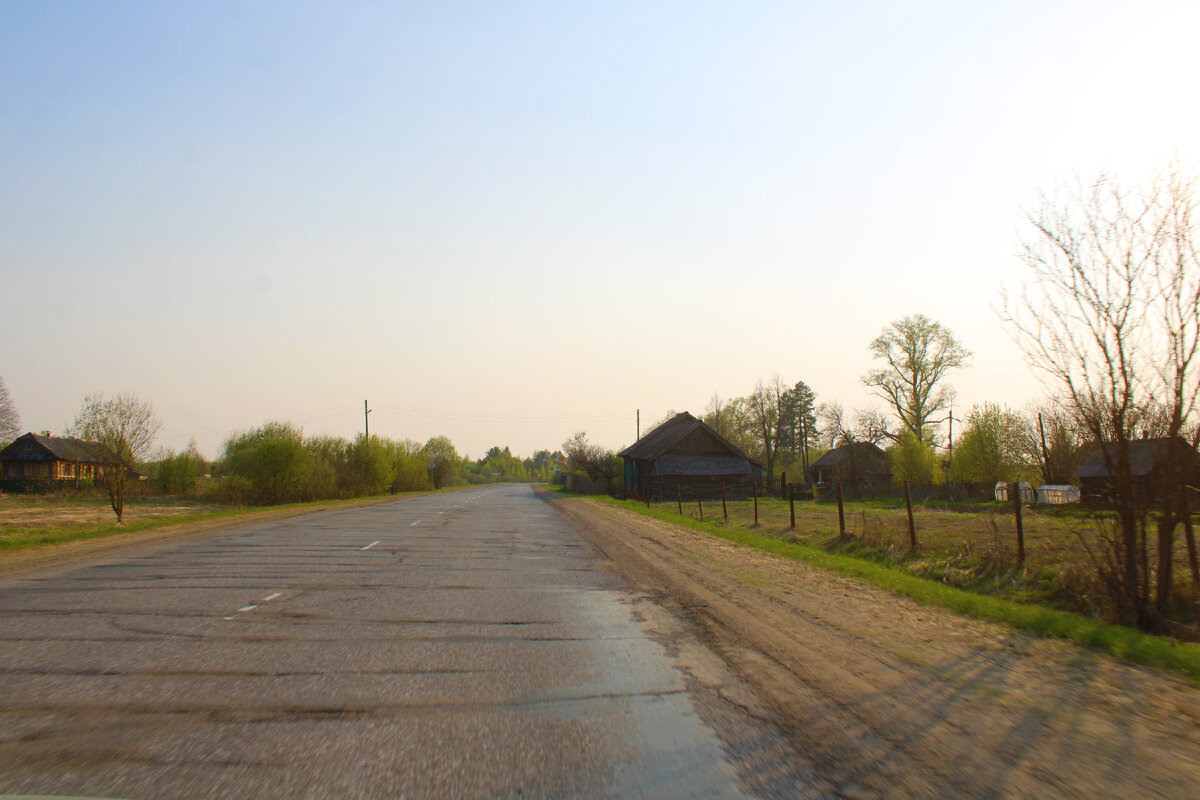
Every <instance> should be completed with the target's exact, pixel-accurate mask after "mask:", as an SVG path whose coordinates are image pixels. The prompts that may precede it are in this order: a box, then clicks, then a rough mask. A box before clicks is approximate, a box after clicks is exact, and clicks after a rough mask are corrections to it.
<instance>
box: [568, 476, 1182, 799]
mask: <svg viewBox="0 0 1200 800" xmlns="http://www.w3.org/2000/svg"><path fill="white" fill-rule="evenodd" d="M547 499H548V500H549V502H551V503H553V504H554V506H555V507H556V508H557V509H558V510H559V511H561V513H562V514H563V515H564V516H566V517H567V519H569V520H570V521H571V523H572V524H573V525H574V526H575V527H576V529H577V530H578V531H579V532H580V533H581V534H582V535H583V536H584V537H585V538H586V539H587V540H588V541H589V542H590V543H591V544H592V545H593V546H594V547H596V548H597V549H598V550H600V551H601V552H602V553H604V554H605V555H606V556H607V557H608V558H609V559H611V562H612V566H613V569H615V570H616V571H617V572H618V573H620V574H621V575H622V576H623V577H624V578H625V579H626V580H627V581H628V582H629V583H630V584H632V585H633V586H634V587H635V588H636V589H638V590H640V591H643V592H645V593H647V594H649V595H651V596H652V597H654V598H655V600H656V601H657V602H659V603H660V604H662V605H665V606H668V607H672V608H678V609H681V610H683V611H684V612H685V613H686V614H687V615H688V616H689V617H690V618H691V620H692V621H693V622H695V623H696V624H697V626H698V627H699V628H700V630H701V631H702V635H703V636H704V638H705V639H706V643H707V644H708V645H709V646H710V647H712V648H713V650H714V651H716V652H717V653H718V654H719V655H720V656H721V657H722V658H723V659H725V661H726V662H727V663H728V665H729V666H730V667H731V668H732V669H733V670H734V671H735V672H736V673H738V674H739V675H740V676H742V677H743V678H745V679H746V680H747V681H748V682H749V683H750V684H751V685H752V686H753V687H754V689H755V690H756V691H757V692H758V694H759V696H760V698H761V699H762V700H763V701H764V702H765V703H766V704H767V705H768V706H770V707H771V708H772V709H773V710H774V714H775V716H776V718H777V720H778V723H779V725H780V726H781V727H782V728H783V730H784V731H785V733H786V735H787V736H788V738H789V740H790V742H791V744H792V746H793V747H794V748H795V750H796V751H797V752H798V753H799V755H800V756H801V757H803V758H804V759H805V760H807V761H808V762H809V763H810V764H811V765H812V768H813V770H814V772H815V773H816V775H817V776H819V778H820V779H822V780H823V781H827V782H828V783H829V785H831V786H832V787H833V791H834V793H835V795H836V796H841V797H855V798H857V797H862V798H868V797H894V798H912V797H947V798H949V797H1121V798H1128V797H1162V798H1184V797H1188V798H1190V797H1196V796H1200V688H1197V687H1195V686H1193V685H1191V684H1188V683H1187V682H1185V681H1183V680H1182V679H1179V678H1176V677H1174V676H1171V675H1168V674H1164V673H1160V672H1157V671H1154V670H1150V669H1144V668H1140V667H1136V666H1131V665H1129V664H1125V663H1122V662H1119V661H1117V660H1116V659H1114V658H1111V657H1109V656H1105V655H1102V654H1099V653H1096V652H1093V651H1089V650H1085V649H1082V648H1080V647H1077V646H1075V645H1072V644H1070V643H1067V642H1062V641H1057V640H1044V639H1037V638H1034V637H1031V636H1029V635H1026V634H1023V633H1020V632H1016V631H1014V630H1012V629H1010V628H1008V627H1005V626H1003V625H998V624H994V623H988V622H981V621H979V620H973V619H969V618H966V617H961V616H958V615H957V614H954V613H952V612H949V611H945V610H943V609H938V608H932V607H928V606H923V605H921V604H919V603H917V602H915V601H913V600H909V599H907V598H903V597H897V596H895V595H892V594H890V593H888V592H884V591H881V590H879V589H875V588H873V587H870V586H866V585H864V584H861V583H858V582H856V581H854V580H852V579H849V578H843V577H841V576H838V575H834V574H831V573H828V572H824V571H822V570H819V569H815V568H813V567H809V566H808V565H805V564H800V563H797V562H794V561H790V560H787V559H782V558H778V557H776V556H772V555H769V554H767V553H763V552H761V551H758V550H755V549H753V548H749V547H741V546H738V545H735V544H732V543H730V542H726V541H724V540H721V539H717V538H715V537H711V536H707V535H705V534H703V533H699V532H697V531H693V530H690V529H686V528H680V527H676V526H674V525H670V524H667V523H663V522H659V521H657V520H652V519H648V518H646V517H642V516H639V515H637V514H633V513H631V512H628V511H625V510H623V509H617V508H613V507H611V506H604V505H602V504H599V503H595V502H591V501H587V500H576V499H560V498H549V497H548V498H547Z"/></svg>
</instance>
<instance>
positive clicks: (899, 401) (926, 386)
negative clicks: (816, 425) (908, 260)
mask: <svg viewBox="0 0 1200 800" xmlns="http://www.w3.org/2000/svg"><path fill="white" fill-rule="evenodd" d="M870 349H871V352H872V353H873V354H874V355H875V358H876V359H882V360H883V362H884V364H885V366H884V367H882V368H879V369H873V370H871V371H869V372H868V373H867V374H866V375H864V376H863V378H862V381H863V383H864V384H866V385H867V386H868V387H869V388H871V389H874V390H875V394H876V395H878V396H879V397H881V398H882V399H884V400H886V401H887V402H888V404H889V405H891V407H892V408H893V409H894V410H895V412H896V416H897V417H899V418H900V423H901V425H902V426H903V428H905V429H906V430H908V431H910V432H911V433H912V434H913V435H914V436H916V437H917V438H918V439H921V440H925V441H930V442H932V441H933V435H934V433H933V431H931V430H930V429H929V425H930V424H931V423H932V422H935V421H936V420H934V419H932V418H933V416H934V415H935V414H937V413H939V412H941V411H944V410H945V409H946V408H947V407H948V406H949V404H950V400H951V398H952V397H953V395H952V393H951V391H950V389H949V387H947V386H945V385H944V381H945V378H946V376H947V374H948V373H949V372H950V371H951V370H954V369H958V368H960V367H963V366H966V364H967V362H968V361H969V360H970V357H971V353H970V352H969V351H968V350H967V349H966V348H964V347H963V346H962V345H961V344H959V342H958V340H957V339H956V338H954V334H953V333H951V332H950V329H949V328H946V327H945V326H943V325H942V324H941V323H939V322H934V321H933V320H931V319H929V317H926V316H925V315H924V314H914V315H912V316H908V317H905V318H904V319H901V320H897V321H895V322H893V323H892V324H891V325H889V326H887V327H886V328H884V329H883V333H881V334H880V335H879V336H877V337H876V338H875V339H874V340H872V341H871V344H870Z"/></svg>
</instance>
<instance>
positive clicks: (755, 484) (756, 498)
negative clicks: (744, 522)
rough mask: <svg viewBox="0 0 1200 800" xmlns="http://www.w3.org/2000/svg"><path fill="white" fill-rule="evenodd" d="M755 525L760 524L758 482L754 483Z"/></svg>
mask: <svg viewBox="0 0 1200 800" xmlns="http://www.w3.org/2000/svg"><path fill="white" fill-rule="evenodd" d="M754 524H755V525H757V524H758V482H757V481H755V482H754Z"/></svg>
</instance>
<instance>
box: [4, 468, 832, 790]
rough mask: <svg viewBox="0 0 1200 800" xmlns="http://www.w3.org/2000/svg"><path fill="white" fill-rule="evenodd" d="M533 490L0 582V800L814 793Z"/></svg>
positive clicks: (215, 539)
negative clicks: (1, 797)
mask: <svg viewBox="0 0 1200 800" xmlns="http://www.w3.org/2000/svg"><path fill="white" fill-rule="evenodd" d="M722 669H723V668H722V666H721V662H720V660H719V659H717V658H715V657H712V656H711V654H709V653H706V652H705V650H704V648H703V646H702V645H700V644H699V643H698V641H697V640H696V639H695V638H694V637H693V636H692V633H691V632H690V631H689V630H688V629H687V622H686V621H685V620H681V619H679V618H676V617H673V616H672V615H671V614H670V613H669V612H666V611H664V610H663V609H662V608H660V607H658V606H656V605H654V604H653V603H652V602H650V601H649V600H648V598H647V597H645V596H642V595H638V594H637V593H635V592H633V591H632V590H630V589H629V588H628V586H626V585H625V584H624V583H623V582H622V580H621V579H620V578H618V577H616V576H615V574H614V573H613V571H612V570H610V569H608V568H607V567H606V562H605V559H604V558H603V557H602V556H600V555H599V554H598V553H597V552H596V551H595V550H594V549H592V547H591V546H589V545H588V544H587V543H585V542H584V541H583V540H582V539H581V538H580V537H579V535H578V534H577V533H576V532H575V531H574V530H572V528H571V527H570V525H569V524H568V523H567V522H566V521H565V520H564V519H563V518H562V517H561V516H559V515H558V513H557V512H556V511H554V509H553V508H552V507H551V506H550V505H549V504H547V503H544V502H542V501H541V500H540V499H539V498H538V497H537V495H536V494H535V493H534V491H533V490H532V489H531V487H528V486H521V485H500V486H490V487H484V488H478V489H470V490H465V491H458V492H451V493H441V494H433V495H428V496H424V497H418V498H412V499H406V500H400V501H395V502H385V503H381V504H377V505H370V506H361V507H357V508H351V509H345V510H336V511H325V512H320V513H314V514H311V515H306V516H303V517H294V518H289V519H281V520H274V521H266V522H261V523H256V524H255V523H252V524H248V525H247V526H245V527H243V528H239V529H236V530H233V531H230V532H225V533H221V534H215V535H207V536H203V537H198V538H193V539H189V540H184V541H176V542H171V543H168V544H160V545H155V546H151V547H147V548H143V549H137V550H132V551H127V552H124V553H121V554H118V555H109V556H105V557H101V558H96V559H93V560H90V561H87V562H83V563H79V564H74V565H71V566H63V567H55V568H52V569H46V570H42V571H40V572H34V573H29V574H26V575H23V576H20V577H17V578H8V579H3V580H0V794H3V793H10V794H30V795H34V794H36V795H82V796H92V797H113V798H151V797H153V798H174V797H179V798H183V797H187V798H196V797H258V798H271V797H287V798H298V797H334V796H336V797H484V796H486V797H495V796H509V797H515V796H522V797H564V796H581V797H672V798H674V797H741V796H748V795H756V794H767V795H781V794H792V795H796V796H815V795H814V794H813V792H809V791H805V790H804V788H803V787H804V785H805V783H804V780H805V779H804V775H805V772H804V769H803V767H802V765H801V766H798V765H796V764H795V763H793V762H792V761H791V755H790V753H791V751H790V750H789V749H788V748H787V746H786V744H785V743H784V742H783V739H782V738H781V737H780V736H779V735H778V734H777V733H776V731H775V729H774V728H772V726H771V723H770V722H769V721H767V720H766V715H765V714H764V713H763V712H762V710H761V708H757V707H756V706H755V701H754V699H753V697H752V696H751V693H748V692H747V691H746V690H745V689H744V687H739V685H738V683H737V679H736V678H734V677H733V676H731V675H728V674H725V673H723V672H722Z"/></svg>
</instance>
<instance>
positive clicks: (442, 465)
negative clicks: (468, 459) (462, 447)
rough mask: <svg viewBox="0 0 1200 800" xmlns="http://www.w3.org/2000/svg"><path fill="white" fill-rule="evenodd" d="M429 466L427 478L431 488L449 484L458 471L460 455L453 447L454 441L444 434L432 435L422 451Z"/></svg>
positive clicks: (460, 460) (460, 461)
mask: <svg viewBox="0 0 1200 800" xmlns="http://www.w3.org/2000/svg"><path fill="white" fill-rule="evenodd" d="M422 453H423V455H424V456H425V458H426V463H427V464H431V465H432V466H429V479H430V480H431V481H432V482H433V488H435V489H440V488H442V487H443V486H446V485H448V484H449V482H450V480H451V479H452V478H453V477H454V475H455V474H456V473H457V472H458V469H459V466H460V465H461V463H462V457H461V456H459V454H458V450H456V449H455V448H454V442H452V441H450V439H449V438H447V437H445V436H434V437H433V438H431V439H430V440H429V441H428V442H426V443H425V447H424V449H423V451H422Z"/></svg>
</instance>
